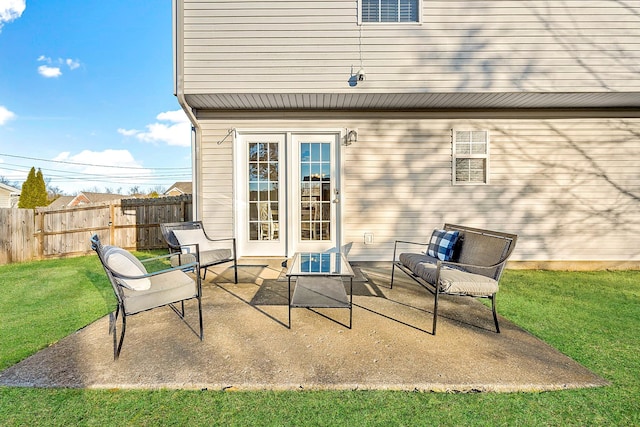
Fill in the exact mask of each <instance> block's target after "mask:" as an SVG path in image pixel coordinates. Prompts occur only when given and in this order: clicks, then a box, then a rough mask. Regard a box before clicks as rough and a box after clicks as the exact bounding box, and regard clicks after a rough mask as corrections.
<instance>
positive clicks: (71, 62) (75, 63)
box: [65, 58, 80, 70]
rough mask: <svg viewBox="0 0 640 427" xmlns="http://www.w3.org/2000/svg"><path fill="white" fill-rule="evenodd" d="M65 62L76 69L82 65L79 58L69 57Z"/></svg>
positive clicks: (71, 68) (72, 68)
mask: <svg viewBox="0 0 640 427" xmlns="http://www.w3.org/2000/svg"><path fill="white" fill-rule="evenodd" d="M65 63H66V64H67V67H69V69H70V70H75V69H76V68H78V67H80V61H78V60H77V59H76V60H74V59H69V58H67V59H66V61H65Z"/></svg>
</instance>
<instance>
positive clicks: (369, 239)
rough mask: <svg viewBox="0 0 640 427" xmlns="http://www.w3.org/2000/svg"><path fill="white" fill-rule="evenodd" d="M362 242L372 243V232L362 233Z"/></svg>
mask: <svg viewBox="0 0 640 427" xmlns="http://www.w3.org/2000/svg"><path fill="white" fill-rule="evenodd" d="M364 244H365V245H372V244H373V233H364Z"/></svg>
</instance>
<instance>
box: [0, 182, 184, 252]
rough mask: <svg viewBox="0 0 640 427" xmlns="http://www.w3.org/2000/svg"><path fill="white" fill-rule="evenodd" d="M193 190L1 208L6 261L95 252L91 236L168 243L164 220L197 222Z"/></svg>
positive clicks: (138, 244) (155, 245)
mask: <svg viewBox="0 0 640 427" xmlns="http://www.w3.org/2000/svg"><path fill="white" fill-rule="evenodd" d="M192 218H193V203H192V199H191V195H185V196H176V197H161V198H157V199H122V200H115V201H113V202H110V203H94V204H86V205H80V206H74V207H66V208H61V209H48V208H38V209H36V210H35V212H34V211H33V210H31V209H0V264H8V263H12V262H22V261H30V260H34V259H46V258H56V257H65V256H78V255H84V254H87V253H90V252H91V247H90V246H89V238H90V237H91V236H92V235H93V234H97V235H98V236H100V240H101V241H102V242H103V243H104V244H109V245H116V246H121V247H124V248H127V249H139V250H145V249H159V248H166V247H167V245H166V243H165V241H164V239H163V238H162V233H161V232H160V226H159V225H160V223H163V222H180V221H191V219H192Z"/></svg>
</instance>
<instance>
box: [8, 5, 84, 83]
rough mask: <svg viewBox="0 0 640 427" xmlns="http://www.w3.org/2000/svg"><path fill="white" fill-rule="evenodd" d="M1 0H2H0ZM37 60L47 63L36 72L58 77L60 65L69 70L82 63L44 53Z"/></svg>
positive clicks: (45, 75) (78, 66)
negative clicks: (54, 57) (51, 56)
mask: <svg viewBox="0 0 640 427" xmlns="http://www.w3.org/2000/svg"><path fill="white" fill-rule="evenodd" d="M0 1H2V0H0ZM38 62H46V63H47V65H41V66H39V67H38V73H39V74H40V75H41V76H43V77H47V78H50V77H60V76H61V75H62V70H61V67H62V66H65V65H66V66H67V67H68V68H69V70H71V71H73V70H75V69H76V68H80V65H82V64H81V63H80V61H79V60H77V59H71V58H67V59H62V58H58V59H56V60H53V59H51V58H50V57H48V56H45V55H40V56H39V57H38Z"/></svg>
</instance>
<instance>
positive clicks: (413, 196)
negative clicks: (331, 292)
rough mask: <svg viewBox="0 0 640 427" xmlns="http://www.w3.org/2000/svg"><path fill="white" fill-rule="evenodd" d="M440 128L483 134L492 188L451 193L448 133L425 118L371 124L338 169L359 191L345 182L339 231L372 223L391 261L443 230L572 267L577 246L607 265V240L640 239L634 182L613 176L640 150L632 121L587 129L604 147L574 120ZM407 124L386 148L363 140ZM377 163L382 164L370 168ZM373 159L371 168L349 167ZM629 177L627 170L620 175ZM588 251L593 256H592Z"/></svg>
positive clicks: (456, 122) (453, 123) (451, 123)
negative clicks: (445, 226) (494, 237)
mask: <svg viewBox="0 0 640 427" xmlns="http://www.w3.org/2000/svg"><path fill="white" fill-rule="evenodd" d="M523 121H524V122H525V123H527V121H528V122H529V123H530V125H529V126H524V128H525V129H514V126H512V125H514V124H522V123H523ZM606 121H607V123H615V122H612V121H611V120H610V119H607V120H606ZM445 122H446V123H447V124H446V126H448V127H449V128H455V127H458V126H460V125H464V126H468V127H469V128H474V129H489V131H490V132H491V135H492V137H491V147H492V154H491V157H490V163H491V167H490V169H489V170H490V174H491V176H490V183H489V184H488V185H480V186H455V185H452V181H451V161H452V157H451V145H450V144H451V142H450V134H449V132H446V133H445V132H444V131H443V128H444V126H445V125H444V124H443V121H442V119H434V120H433V126H431V125H430V123H431V121H430V120H424V121H420V122H411V121H395V122H394V121H379V122H378V124H377V126H376V127H374V128H373V129H370V130H366V131H364V130H361V132H360V139H359V141H358V144H359V145H360V147H359V149H358V152H357V153H355V152H354V153H350V154H349V161H352V162H354V167H349V165H347V166H346V170H347V171H348V172H347V173H348V176H347V177H346V179H347V181H348V182H350V183H357V184H350V185H354V186H356V188H354V189H353V190H352V191H354V190H357V191H360V192H361V194H360V195H359V196H356V195H354V196H350V199H351V200H353V201H352V203H354V204H355V205H356V207H355V210H357V211H358V212H359V214H358V217H357V218H348V217H347V218H346V221H347V229H348V228H353V229H356V230H357V229H358V228H359V227H361V224H371V226H374V227H376V228H377V230H376V233H377V234H378V235H381V238H378V239H376V243H377V244H379V245H381V246H382V247H383V248H384V251H385V252H387V253H389V254H391V253H392V251H393V241H394V240H395V239H401V240H411V241H423V242H424V241H426V239H427V238H428V236H429V235H430V232H431V230H432V229H433V228H435V227H439V226H441V225H442V223H444V222H453V223H461V224H465V225H470V226H477V227H481V228H489V229H495V230H502V231H509V232H514V233H516V234H518V235H519V236H520V243H519V247H518V248H516V254H514V259H519V258H520V257H522V258H525V259H529V260H558V259H562V258H564V259H565V260H570V259H575V256H576V255H575V253H572V251H575V250H578V249H581V248H579V246H580V245H581V244H580V242H584V246H585V247H586V246H589V245H593V242H598V241H602V242H603V248H602V249H601V252H600V253H599V257H598V256H595V255H594V257H593V258H592V259H594V260H597V259H608V258H607V257H608V256H610V255H609V253H608V249H607V248H610V246H608V245H609V244H608V243H607V242H608V241H609V240H612V241H614V242H615V241H620V242H623V243H624V242H628V241H633V240H637V237H640V224H639V223H638V221H637V218H638V217H639V216H640V203H639V202H640V196H639V194H638V188H639V187H638V184H639V182H638V181H639V180H640V177H638V176H636V177H635V178H634V177H628V176H626V175H620V172H621V170H620V165H619V163H618V162H619V160H620V159H633V158H638V157H639V156H640V145H638V144H635V152H634V149H633V147H634V143H635V142H636V141H638V139H639V138H638V133H640V129H639V128H638V126H639V122H638V121H631V120H620V121H619V123H617V124H616V125H615V126H609V127H603V125H601V124H600V123H599V122H598V121H596V122H594V123H595V125H594V126H596V127H598V128H599V129H601V130H605V129H610V130H611V131H612V133H614V135H612V136H611V138H610V139H609V140H608V141H606V142H603V141H602V139H596V138H590V137H589V135H588V134H585V133H581V132H580V130H581V129H582V128H581V124H582V121H581V120H575V119H570V120H567V119H558V120H553V119H547V120H535V119H523V118H516V119H513V120H508V119H456V118H452V119H448V120H446V121H445ZM407 123H411V124H410V125H408V127H406V128H405V129H404V130H403V131H402V132H401V133H399V134H398V140H397V141H391V139H389V140H388V141H389V144H393V145H387V144H379V143H378V141H367V139H368V138H372V137H373V136H374V135H375V136H376V138H379V140H380V141H383V140H387V139H388V138H392V136H389V135H390V134H395V131H394V129H399V128H402V127H403V126H407ZM516 128H517V127H516ZM571 129H574V131H573V134H572V133H571ZM575 129H578V131H577V132H576V131H575ZM614 130H615V132H613V131H614ZM369 132H370V133H369ZM629 141H631V144H629V143H627V144H625V142H629ZM390 147H393V148H391V149H390ZM391 151H394V153H391ZM541 151H543V152H544V153H542V154H540V152H541ZM376 158H378V159H381V160H380V161H377V162H375V160H372V159H376ZM372 161H374V162H375V163H372V168H369V169H368V168H366V167H355V164H363V162H372ZM373 166H375V167H373ZM372 169H374V170H372ZM633 170H634V169H633V167H632V166H629V165H627V168H626V171H627V173H633ZM636 173H637V172H636ZM634 183H635V184H634ZM376 199H377V201H376ZM628 239H631V240H628ZM614 244H615V243H614ZM565 245H566V246H565ZM625 246H626V247H632V246H633V245H631V244H628V243H627V244H626V245H625ZM625 246H623V247H625ZM572 248H573V249H572ZM518 251H521V252H522V255H518ZM587 253H593V254H596V255H597V254H598V249H595V248H591V249H589V250H587ZM639 254H640V249H635V250H631V251H630V252H629V253H628V257H629V258H628V259H633V258H637V257H638V255H639ZM389 259H390V255H389Z"/></svg>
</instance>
